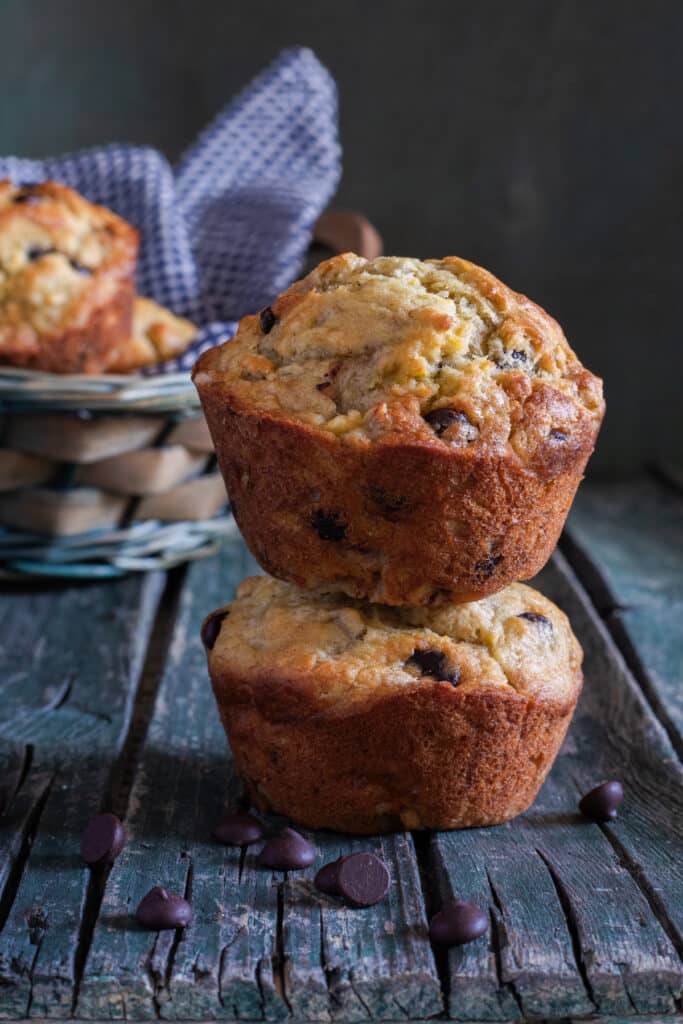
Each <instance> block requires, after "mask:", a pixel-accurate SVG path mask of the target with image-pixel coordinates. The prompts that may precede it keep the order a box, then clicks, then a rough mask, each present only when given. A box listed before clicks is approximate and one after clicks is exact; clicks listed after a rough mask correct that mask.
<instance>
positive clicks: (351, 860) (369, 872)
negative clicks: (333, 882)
mask: <svg viewBox="0 0 683 1024" xmlns="http://www.w3.org/2000/svg"><path fill="white" fill-rule="evenodd" d="M390 881H391V879H390V877H389V869H388V868H387V866H386V864H385V863H384V861H383V860H380V859H379V857H376V856H375V855H374V853H352V854H351V855H350V856H349V857H344V858H343V859H342V861H341V864H340V865H339V869H338V871H337V887H338V889H339V895H340V896H342V897H343V898H344V899H345V900H347V901H348V902H349V903H350V904H351V905H352V906H354V907H371V906H373V905H374V904H375V903H379V901H380V900H382V899H384V897H385V896H386V894H387V893H388V891H389V884H390Z"/></svg>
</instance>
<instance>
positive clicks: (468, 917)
mask: <svg viewBox="0 0 683 1024" xmlns="http://www.w3.org/2000/svg"><path fill="white" fill-rule="evenodd" d="M488 928H489V919H488V915H487V914H486V913H485V912H484V911H483V910H482V909H481V907H478V906H477V905H476V903H467V902H466V901H465V900H449V901H448V902H447V903H444V905H443V907H442V908H441V910H440V911H439V912H438V914H435V915H434V917H433V918H432V919H431V921H430V922H429V937H430V939H431V940H432V942H434V943H436V944H437V945H439V946H462V945H464V944H465V943H466V942H473V941H474V939H478V938H479V937H480V936H482V935H484V934H485V933H486V932H487V931H488Z"/></svg>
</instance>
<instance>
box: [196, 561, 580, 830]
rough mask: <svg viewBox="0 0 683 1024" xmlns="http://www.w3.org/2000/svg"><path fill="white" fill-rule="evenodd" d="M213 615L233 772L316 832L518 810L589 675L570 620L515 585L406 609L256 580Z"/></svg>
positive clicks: (489, 817)
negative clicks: (477, 597)
mask: <svg viewBox="0 0 683 1024" xmlns="http://www.w3.org/2000/svg"><path fill="white" fill-rule="evenodd" d="M210 623H211V626H210V628H206V627H205V630H204V635H205V637H210V640H209V643H208V645H207V646H208V649H207V657H208V662H209V671H210V674H211V678H212V681H213V686H214V691H215V694H216V699H217V702H218V706H219V710H220V713H221V716H222V719H223V722H224V725H225V727H226V731H227V734H228V738H229V741H230V743H231V746H232V750H233V755H234V757H235V761H236V764H237V767H238V770H239V771H240V773H241V775H242V776H243V778H244V780H245V782H246V784H247V786H248V789H249V791H250V793H251V795H252V797H253V798H254V799H255V801H256V802H257V803H258V804H259V805H260V806H262V807H264V808H267V809H268V808H269V809H274V810H276V811H278V812H280V813H283V814H287V815H289V816H290V817H292V818H294V819H295V820H297V821H300V822H302V823H304V824H306V825H309V826H310V827H314V828H319V827H326V828H334V829H337V830H340V831H356V832H372V831H385V830H387V829H392V828H396V827H409V828H418V827H432V828H456V827H463V826H468V825H482V824H493V823H495V822H497V821H502V820H505V819H506V818H508V817H511V816H513V815H514V814H517V813H519V812H520V811H521V810H523V809H524V808H525V807H527V806H528V805H529V804H530V803H531V802H532V800H533V799H534V797H535V795H536V793H537V791H538V788H539V787H540V785H541V782H542V781H543V779H544V778H545V775H546V774H547V772H548V770H549V768H550V766H551V764H552V761H553V759H554V757H555V754H556V752H557V750H558V748H559V746H560V744H561V742H562V739H563V737H564V734H565V732H566V729H567V726H568V724H569V720H570V718H571V714H572V712H573V709H574V706H575V703H576V700H577V697H578V693H579V690H580V686H581V659H582V652H581V649H580V647H579V644H578V642H577V641H576V639H575V637H574V636H573V634H572V632H571V629H570V627H569V624H568V622H567V619H566V617H565V616H564V614H563V613H562V612H561V611H560V610H559V609H558V608H556V607H555V606H554V605H553V604H552V603H551V602H549V601H548V600H547V599H545V598H544V597H542V596H541V595H540V594H538V593H537V592H536V591H534V590H532V589H531V588H529V587H525V586H523V585H521V584H516V585H513V586H511V587H508V588H506V589H505V590H503V591H501V592H500V593H499V594H497V595H495V596H494V597H490V598H486V599H485V600H482V601H478V602H475V603H472V604H468V605H458V606H455V605H451V606H442V607H439V608H415V609H409V608H401V609H397V608H387V607H382V606H377V605H370V604H367V603H365V602H361V601H354V600H352V599H349V598H346V597H344V596H342V595H325V596H315V595H311V594H308V593H305V592H303V591H301V590H299V589H298V588H297V587H295V586H293V585H291V584H287V583H283V582H280V581H278V580H274V579H272V578H270V577H254V578H252V579H248V580H245V581H244V583H242V584H241V586H240V588H239V590H238V595H237V599H236V601H235V602H233V604H232V605H229V606H226V607H225V608H223V609H219V610H218V611H217V612H215V613H213V616H211V617H210Z"/></svg>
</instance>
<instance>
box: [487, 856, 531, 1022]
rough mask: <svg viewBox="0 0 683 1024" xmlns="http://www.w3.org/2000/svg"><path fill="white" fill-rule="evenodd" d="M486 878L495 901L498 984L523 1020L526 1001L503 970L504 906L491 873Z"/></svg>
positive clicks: (493, 925)
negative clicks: (509, 996) (506, 992)
mask: <svg viewBox="0 0 683 1024" xmlns="http://www.w3.org/2000/svg"><path fill="white" fill-rule="evenodd" d="M486 878H487V879H488V883H489V889H490V890H491V899H492V900H493V907H492V908H491V911H490V915H491V940H492V945H493V955H494V957H495V961H496V973H497V975H498V984H499V986H500V988H502V989H506V990H507V991H508V992H509V993H510V995H511V996H512V998H513V999H514V1001H515V1003H516V1004H517V1007H518V1008H519V1012H520V1016H521V1017H522V1019H524V1018H525V1017H526V1011H525V1008H524V1000H523V999H522V996H521V995H520V993H519V991H518V990H517V986H516V984H515V982H514V981H513V979H512V978H506V977H505V972H504V970H503V947H504V946H505V945H507V930H506V927H505V919H504V916H503V904H502V902H501V899H500V895H499V893H498V890H497V889H496V887H495V885H494V884H493V879H492V878H491V875H490V874H489V872H488V871H487V872H486Z"/></svg>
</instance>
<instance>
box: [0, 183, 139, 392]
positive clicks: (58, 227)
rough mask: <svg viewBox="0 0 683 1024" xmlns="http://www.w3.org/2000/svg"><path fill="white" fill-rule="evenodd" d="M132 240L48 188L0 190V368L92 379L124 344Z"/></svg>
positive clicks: (66, 191)
mask: <svg viewBox="0 0 683 1024" xmlns="http://www.w3.org/2000/svg"><path fill="white" fill-rule="evenodd" d="M137 251H138V234H137V232H136V231H135V229H134V228H132V227H131V226H130V225H129V224H127V223H126V222H125V221H123V220H122V219H121V218H120V217H117V216H116V215H115V214H113V213H112V212H111V211H110V210H107V209H105V208H104V207H102V206H96V205H95V204H93V203H90V202H88V201H87V200H86V199H84V198H83V197H82V196H80V195H79V194H78V193H77V192H75V191H73V190H72V189H70V188H67V187H66V186H64V185H59V184H57V183H55V182H50V181H48V182H44V183H42V184H39V185H27V186H17V185H14V184H12V183H11V182H9V181H0V362H1V363H4V364H10V365H13V366H22V367H26V368H29V369H40V370H48V371H52V372H56V373H100V372H105V371H106V370H108V369H109V368H110V367H111V366H112V365H114V364H115V363H116V360H117V358H118V353H119V349H120V347H121V346H123V345H125V344H126V342H127V340H128V338H129V337H130V334H131V327H132V316H133V297H134V289H135V263H136V259H137Z"/></svg>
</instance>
